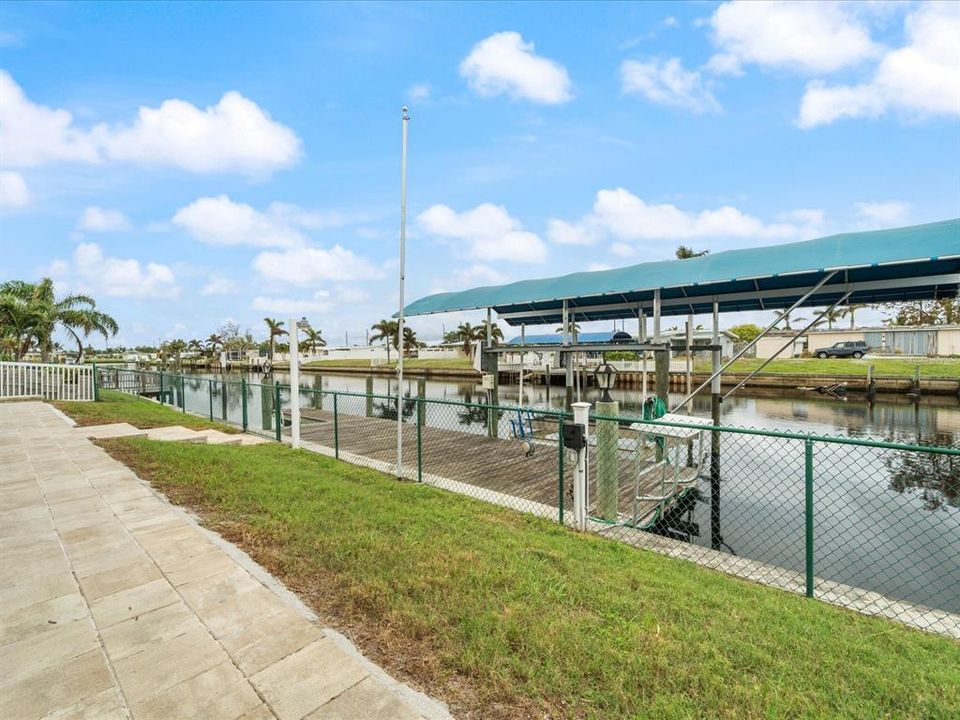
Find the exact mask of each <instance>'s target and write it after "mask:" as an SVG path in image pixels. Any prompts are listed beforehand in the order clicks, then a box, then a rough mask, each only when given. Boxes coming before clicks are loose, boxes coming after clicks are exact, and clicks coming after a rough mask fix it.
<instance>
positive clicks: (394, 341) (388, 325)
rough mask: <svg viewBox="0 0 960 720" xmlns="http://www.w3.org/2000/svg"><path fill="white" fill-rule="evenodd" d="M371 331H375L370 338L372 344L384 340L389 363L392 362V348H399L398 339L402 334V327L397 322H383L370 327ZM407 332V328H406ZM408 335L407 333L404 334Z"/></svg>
mask: <svg viewBox="0 0 960 720" xmlns="http://www.w3.org/2000/svg"><path fill="white" fill-rule="evenodd" d="M370 329H371V330H373V331H374V333H373V335H371V336H370V342H377V341H378V340H383V342H384V345H386V346H387V362H390V346H391V345H393V346H394V347H396V346H398V345H399V344H400V343H399V342H398V337H399V334H400V326H399V323H398V322H397V321H396V320H381V321H380V322H378V323H374V324H373V325H371V326H370ZM404 330H406V328H404ZM404 335H406V333H404Z"/></svg>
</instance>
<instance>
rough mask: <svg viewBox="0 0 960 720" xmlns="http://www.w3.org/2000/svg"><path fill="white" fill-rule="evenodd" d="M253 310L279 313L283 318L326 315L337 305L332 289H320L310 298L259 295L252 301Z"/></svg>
mask: <svg viewBox="0 0 960 720" xmlns="http://www.w3.org/2000/svg"><path fill="white" fill-rule="evenodd" d="M250 307H251V309H253V310H258V311H260V312H265V313H270V314H271V315H279V316H280V317H282V318H287V317H291V316H294V317H296V316H305V315H325V314H327V313H329V312H330V311H331V310H333V309H334V308H335V307H336V303H335V302H334V301H333V300H332V299H331V298H330V291H328V290H318V291H317V292H315V293H314V294H313V296H312V297H309V298H288V297H270V296H266V295H258V296H257V297H255V298H254V299H253V301H252V302H251V303H250Z"/></svg>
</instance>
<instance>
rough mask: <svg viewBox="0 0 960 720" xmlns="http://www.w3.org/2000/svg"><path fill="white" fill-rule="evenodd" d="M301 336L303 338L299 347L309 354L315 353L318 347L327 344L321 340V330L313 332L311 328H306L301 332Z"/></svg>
mask: <svg viewBox="0 0 960 720" xmlns="http://www.w3.org/2000/svg"><path fill="white" fill-rule="evenodd" d="M303 334H304V336H305V337H304V339H303V341H302V342H301V343H300V345H301V346H302V347H305V348H307V349H308V350H309V351H310V352H311V353H315V352H316V351H317V348H318V347H324V346H326V344H327V341H326V340H324V339H323V331H322V330H314V329H313V328H312V327H308V328H307V329H306V330H304V331H303Z"/></svg>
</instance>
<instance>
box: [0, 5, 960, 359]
mask: <svg viewBox="0 0 960 720" xmlns="http://www.w3.org/2000/svg"><path fill="white" fill-rule="evenodd" d="M958 8H960V5H957V4H948V3H886V2H875V3H855V4H844V3H826V2H824V3H793V4H782V3H759V2H755V3H747V4H743V3H686V4H673V3H639V4H625V3H616V4H608V5H606V4H598V3H590V4H575V3H561V4H547V3H530V4H496V3H483V4H453V3H447V4H436V3H431V4H403V3H387V4H363V5H359V4H352V5H337V4H330V3H323V4H307V3H293V4H283V3H269V4H255V3H243V4H222V3H198V4H155V5H150V4H144V3H136V4H121V3H55V4H42V3H16V2H7V3H4V4H3V5H0V165H2V175H0V248H2V254H0V278H4V279H6V278H9V277H18V278H37V277H40V276H42V275H51V276H53V277H54V278H55V280H56V281H57V284H58V286H59V287H61V288H62V289H63V290H74V291H84V292H89V293H91V294H93V295H94V296H95V297H96V298H97V299H98V301H99V304H100V305H101V306H102V307H103V308H104V309H105V310H106V311H108V312H110V313H112V314H113V315H114V316H115V317H117V319H118V320H119V321H120V323H121V326H122V330H121V334H120V336H119V338H118V339H117V340H116V341H114V342H121V343H125V344H137V343H141V342H155V341H156V340H157V339H158V338H164V339H165V338H171V337H183V338H185V339H189V338H191V337H201V338H202V337H206V336H207V335H208V334H209V333H210V332H211V331H213V330H214V329H215V328H216V327H217V326H219V325H220V324H221V323H223V322H224V321H225V320H227V319H232V320H235V321H237V322H239V323H240V324H241V325H242V326H243V327H250V328H251V329H253V331H254V333H255V334H257V335H262V333H263V322H262V318H263V317H264V316H266V315H269V316H273V317H281V318H288V317H290V316H292V315H296V316H299V315H301V314H306V315H307V316H308V317H309V318H310V320H311V321H312V322H313V324H314V325H315V326H317V327H320V328H321V329H322V330H323V331H324V334H325V336H327V337H328V338H329V339H330V340H332V341H334V342H342V338H343V337H344V334H345V333H347V332H349V333H350V335H351V342H354V341H357V340H359V339H360V337H362V333H363V331H364V329H365V328H366V327H368V326H369V325H370V324H371V323H373V322H375V321H376V320H378V319H380V318H381V317H385V316H388V315H389V314H390V313H392V312H393V311H394V310H395V305H396V293H397V281H396V274H397V227H398V196H399V164H400V163H399V140H400V107H401V106H402V105H403V104H408V105H409V106H410V114H411V117H412V119H411V123H410V173H409V210H408V217H409V226H408V227H409V234H408V240H409V242H408V266H407V268H408V272H407V280H408V285H407V297H408V299H415V298H417V297H419V296H421V295H423V294H427V293H430V292H434V291H439V290H453V289H458V288H465V287H471V286H474V285H478V284H489V283H492V282H500V281H507V280H512V279H524V278H531V277H543V276H550V275H554V274H559V273H563V272H570V271H575V270H582V269H585V268H603V267H614V266H620V265H627V264H632V263H636V262H642V261H644V260H649V259H661V258H667V257H670V256H672V254H673V252H674V250H675V248H676V247H677V245H679V244H681V243H683V244H686V245H691V246H693V247H695V248H697V249H710V250H712V251H719V250H722V249H726V248H732V247H746V246H753V245H760V244H773V243H778V242H788V241H794V240H801V239H805V238H811V237H818V236H822V235H826V234H829V233H832V232H840V231H845V230H853V229H869V228H880V227H889V226H896V225H908V224H914V223H920V222H928V221H934V220H941V219H945V218H951V217H956V216H958V215H960V170H958V168H960V125H958V120H960V9H958ZM879 317H880V315H879V314H875V315H874V318H876V319H879ZM869 318H870V316H869V315H868V316H867V318H864V319H869ZM461 319H462V318H461V317H458V316H446V317H438V318H425V319H419V320H414V322H413V324H414V327H416V328H418V329H419V330H420V332H421V335H422V336H424V337H436V336H437V335H438V334H439V331H440V330H441V329H442V327H443V326H444V325H445V326H446V327H447V328H449V327H451V326H453V325H455V324H456V323H457V322H458V321H459V320H461ZM744 319H762V315H759V314H758V315H755V316H748V317H733V316H731V317H729V318H726V319H725V324H727V325H729V324H732V323H734V322H737V321H741V320H744Z"/></svg>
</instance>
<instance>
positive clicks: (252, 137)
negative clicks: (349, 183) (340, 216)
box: [0, 71, 302, 176]
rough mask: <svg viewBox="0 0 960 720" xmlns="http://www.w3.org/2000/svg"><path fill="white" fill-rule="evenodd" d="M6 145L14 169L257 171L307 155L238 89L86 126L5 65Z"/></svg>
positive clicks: (0, 113)
mask: <svg viewBox="0 0 960 720" xmlns="http://www.w3.org/2000/svg"><path fill="white" fill-rule="evenodd" d="M0 148H2V152H3V160H4V163H5V164H6V165H8V166H10V167H32V166H37V165H43V164H47V163H53V162H80V163H90V164H98V163H103V162H106V161H124V162H133V163H137V164H140V165H152V166H166V167H175V168H179V169H182V170H187V171H189V172H195V173H211V172H239V173H243V174H247V175H251V176H264V175H269V174H270V173H271V172H272V171H274V170H277V169H279V168H283V167H287V166H289V165H292V164H293V163H295V162H296V161H297V160H299V158H300V156H301V154H302V143H301V141H300V139H299V138H298V137H297V135H296V134H295V133H294V132H293V131H292V130H291V129H290V128H288V127H287V126H285V125H282V124H280V123H278V122H276V121H274V120H273V119H271V117H270V115H269V114H268V113H267V112H266V111H265V110H264V109H263V108H261V107H260V106H259V105H257V104H256V103H255V102H253V101H252V100H249V99H248V98H245V97H244V96H243V95H241V94H240V93H238V92H234V91H231V92H228V93H226V94H225V95H224V96H223V97H222V98H221V99H220V101H219V102H218V103H217V104H216V105H212V106H209V107H206V108H199V107H197V106H195V105H193V104H191V103H189V102H186V101H184V100H179V99H176V98H173V99H169V100H165V101H163V102H162V103H161V104H160V105H159V107H156V108H152V107H141V108H139V110H138V112H137V116H136V118H135V119H134V120H133V122H131V123H128V124H119V125H116V126H112V127H111V126H109V125H107V124H105V123H100V124H97V125H94V126H92V127H87V128H84V127H79V126H77V124H76V123H75V122H74V117H73V115H72V114H71V113H70V112H68V111H66V110H63V109H57V108H51V107H47V106H45V105H40V104H38V103H34V102H32V101H31V100H30V99H29V98H28V97H27V96H26V94H25V93H24V91H23V89H22V88H21V87H20V85H18V84H17V82H16V81H15V80H14V79H13V78H12V77H11V76H10V74H9V73H7V72H5V71H0Z"/></svg>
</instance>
